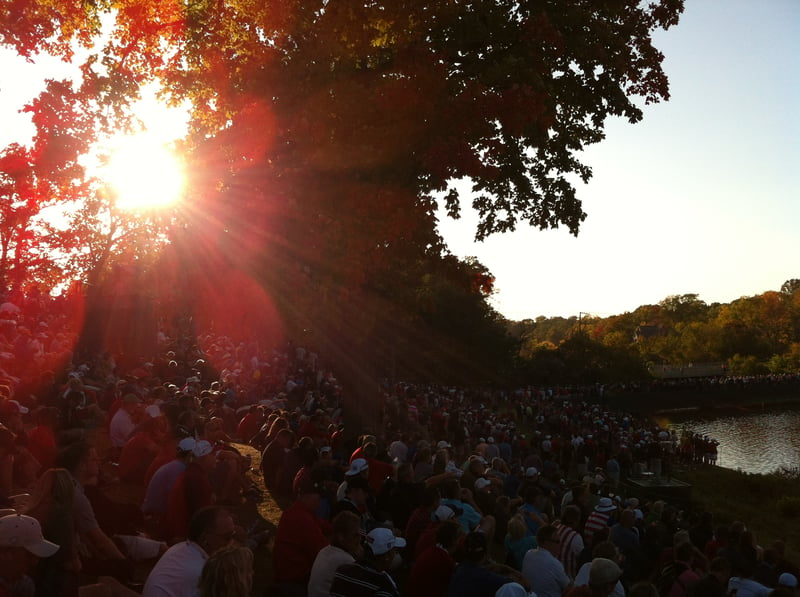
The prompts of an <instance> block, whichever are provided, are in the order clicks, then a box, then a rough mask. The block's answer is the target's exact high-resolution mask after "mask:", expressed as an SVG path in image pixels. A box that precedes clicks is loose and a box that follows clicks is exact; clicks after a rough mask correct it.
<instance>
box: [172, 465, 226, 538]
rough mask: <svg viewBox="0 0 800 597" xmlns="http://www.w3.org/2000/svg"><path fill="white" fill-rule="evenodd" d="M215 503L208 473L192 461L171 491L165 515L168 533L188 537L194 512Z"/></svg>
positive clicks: (173, 535)
mask: <svg viewBox="0 0 800 597" xmlns="http://www.w3.org/2000/svg"><path fill="white" fill-rule="evenodd" d="M213 504H214V488H213V487H211V482H210V481H209V480H208V473H207V472H206V470H205V469H204V468H203V467H202V466H200V465H199V464H197V463H196V462H190V463H189V465H188V466H187V467H186V470H185V471H183V472H182V473H181V474H180V476H179V477H178V479H177V480H176V481H175V485H174V486H173V487H172V491H170V493H169V499H168V500H167V513H166V515H165V517H164V520H165V522H166V525H167V534H168V535H169V536H170V537H186V536H187V535H188V534H189V520H191V518H192V514H194V513H195V512H197V511H198V510H199V509H200V508H204V507H206V506H211V505H213Z"/></svg>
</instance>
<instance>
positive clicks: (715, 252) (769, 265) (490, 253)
mask: <svg viewBox="0 0 800 597" xmlns="http://www.w3.org/2000/svg"><path fill="white" fill-rule="evenodd" d="M655 45H656V47H658V48H659V49H660V50H661V51H662V52H663V54H664V56H665V59H664V70H665V71H666V73H667V75H668V77H669V79H670V91H671V98H670V100H669V101H668V102H663V103H661V104H656V105H653V106H647V107H645V108H644V119H643V120H642V121H641V122H639V123H637V124H629V123H627V122H626V121H623V120H619V119H612V120H609V121H608V122H607V126H606V133H607V136H606V139H605V140H604V141H602V142H601V143H599V144H597V145H593V146H591V147H589V148H588V149H587V150H586V151H585V152H584V153H583V159H584V161H585V162H586V163H587V164H589V165H590V166H591V167H592V168H593V171H594V176H593V178H592V180H591V181H590V182H589V184H587V185H583V184H579V185H578V195H579V197H580V198H581V199H582V201H583V207H584V211H585V212H586V213H587V214H588V217H587V219H586V220H585V221H584V222H583V224H582V226H581V230H580V233H579V235H578V237H577V238H576V237H574V236H572V235H570V234H569V232H568V231H567V230H566V229H565V228H561V229H558V230H551V231H544V232H542V231H538V230H535V229H532V228H530V227H528V226H527V225H523V226H522V227H520V228H519V229H518V230H517V231H516V232H514V233H505V234H502V235H494V236H492V237H490V238H489V239H488V240H486V241H483V242H482V243H475V242H474V241H473V240H472V239H473V237H474V231H475V226H476V221H477V220H476V217H475V215H474V213H471V211H470V210H469V209H465V210H464V213H463V216H462V218H461V219H460V220H458V221H453V220H450V219H449V218H447V217H446V216H444V215H442V216H441V217H440V230H441V232H442V234H443V236H444V238H445V240H446V241H447V243H448V245H449V247H450V249H451V251H452V252H453V253H454V254H456V255H458V256H460V257H468V256H475V257H477V258H478V259H479V260H480V261H481V263H483V264H484V265H485V266H487V267H488V269H489V270H490V271H491V272H492V273H493V274H494V276H495V279H496V282H495V289H496V292H495V294H494V296H493V297H492V299H491V300H492V303H493V305H494V306H495V308H496V309H497V310H498V311H499V312H500V313H502V314H503V315H504V316H505V317H507V318H508V319H511V320H521V319H525V318H535V317H537V316H540V315H543V316H546V317H554V316H563V317H570V316H576V317H577V316H578V315H579V314H581V313H584V314H586V313H588V314H592V315H596V316H600V317H608V316H610V315H615V314H620V313H624V312H626V311H633V310H635V309H636V308H637V307H639V306H640V305H644V304H655V303H658V302H660V301H661V300H663V299H664V298H666V297H668V296H670V295H675V294H690V293H691V294H697V295H699V298H700V299H701V300H704V301H706V302H707V303H712V302H730V301H732V300H735V299H737V298H739V297H741V296H752V295H755V294H760V293H762V292H765V291H767V290H778V289H780V286H781V285H782V284H783V282H785V281H786V280H788V279H791V278H800V260H799V259H798V257H800V184H798V180H797V179H798V175H799V174H800V112H798V108H800V1H798V0H766V1H756V0H726V1H724V2H723V1H721V0H686V10H685V12H684V14H683V16H682V18H681V22H680V23H679V24H678V25H677V26H676V27H673V28H671V29H669V30H668V31H666V32H663V31H662V32H658V33H657V34H656V35H655ZM43 72H44V73H47V75H48V76H56V75H59V74H61V73H62V72H64V67H62V66H61V65H59V64H58V63H57V62H56V61H53V60H51V61H46V62H45V63H44V64H43V65H42V64H38V65H37V66H35V67H34V66H31V65H27V64H25V63H24V62H23V61H22V60H20V59H18V58H17V57H16V56H14V55H13V54H11V53H9V52H7V51H2V50H0V147H3V146H5V145H6V144H7V143H9V142H12V141H23V142H24V141H26V139H29V138H30V136H31V134H32V131H33V129H32V125H30V122H29V119H27V118H26V117H25V116H24V115H20V114H18V113H17V110H18V109H19V108H20V107H21V106H22V105H23V104H24V103H25V102H27V101H29V100H30V99H31V98H32V97H33V96H35V95H36V94H37V93H38V91H39V90H40V89H41V87H42V82H41V81H42V73H43ZM148 113H149V115H150V117H151V118H150V120H151V122H156V123H158V124H157V125H156V128H158V129H159V130H162V131H163V132H164V133H165V134H166V135H173V136H178V135H179V134H180V133H181V131H182V130H184V127H185V119H181V118H179V117H175V115H174V113H169V112H166V111H164V110H161V109H156V107H155V105H154V104H152V103H151V104H149V108H148ZM469 202H470V198H469V196H468V195H467V194H465V195H464V196H463V197H462V204H464V205H468V204H469Z"/></svg>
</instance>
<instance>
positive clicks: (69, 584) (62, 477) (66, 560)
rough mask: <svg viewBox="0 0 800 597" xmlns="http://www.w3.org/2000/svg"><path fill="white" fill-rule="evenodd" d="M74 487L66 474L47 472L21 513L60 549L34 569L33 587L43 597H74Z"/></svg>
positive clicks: (78, 563) (76, 564) (76, 566)
mask: <svg viewBox="0 0 800 597" xmlns="http://www.w3.org/2000/svg"><path fill="white" fill-rule="evenodd" d="M74 499H75V486H74V485H73V483H72V477H71V475H70V474H69V471H67V470H66V469H63V468H51V469H47V470H46V471H45V472H44V473H42V476H41V477H39V480H38V481H37V483H36V486H35V487H34V489H33V492H32V494H31V497H30V500H28V502H27V503H26V504H25V507H24V513H25V514H27V515H29V516H32V517H33V518H35V519H36V520H38V521H39V524H40V525H41V528H42V533H43V534H44V536H45V538H46V539H48V540H50V541H52V542H53V543H57V544H58V545H60V546H61V548H60V549H59V550H58V551H57V552H56V554H55V555H54V556H53V557H50V558H46V559H42V560H40V561H39V564H38V565H37V567H36V577H37V578H36V581H37V582H36V585H37V591H38V593H40V594H42V595H56V594H60V595H64V596H65V597H66V596H68V595H77V592H78V584H79V581H78V572H79V571H80V569H81V560H80V557H79V556H78V534H77V532H76V530H75V520H74V517H73V513H72V512H73V510H72V508H73V501H74Z"/></svg>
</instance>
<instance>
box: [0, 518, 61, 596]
mask: <svg viewBox="0 0 800 597" xmlns="http://www.w3.org/2000/svg"><path fill="white" fill-rule="evenodd" d="M58 550H59V546H58V545H57V544H55V543H52V542H51V541H48V540H47V539H45V538H44V536H42V528H41V526H40V525H39V521H38V520H36V519H35V518H33V517H31V516H25V515H21V514H8V515H6V516H3V517H2V518H0V595H8V596H9V597H16V596H17V595H33V594H34V592H35V585H34V579H33V578H31V576H30V574H31V573H32V572H33V570H34V568H35V567H36V564H37V562H38V561H39V559H40V558H49V557H50V556H52V555H53V554H55V553H56V552H57V551H58Z"/></svg>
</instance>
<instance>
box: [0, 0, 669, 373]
mask: <svg viewBox="0 0 800 597" xmlns="http://www.w3.org/2000/svg"><path fill="white" fill-rule="evenodd" d="M0 6H2V8H3V10H4V11H5V12H6V13H7V14H8V15H9V18H8V19H5V20H4V21H3V22H2V23H0V44H3V45H6V46H10V47H13V48H15V49H16V50H17V51H18V52H19V53H20V54H21V55H23V56H26V57H34V56H35V54H36V53H37V52H39V51H46V52H50V53H55V54H57V55H61V56H63V57H64V58H65V59H68V60H78V59H79V58H80V60H82V64H81V70H80V72H81V79H80V80H79V81H78V82H76V83H75V84H73V85H68V84H66V83H63V84H60V87H59V85H58V84H56V83H55V82H54V83H53V84H51V85H50V87H49V88H48V89H47V90H46V91H45V92H44V93H43V94H42V95H41V96H40V97H39V98H38V99H37V100H36V101H35V102H33V103H32V104H31V107H30V109H31V110H33V111H34V113H35V114H36V115H41V114H45V113H48V111H49V113H50V114H55V113H56V112H55V108H56V107H61V108H63V110H64V111H63V114H64V117H62V118H60V119H53V118H40V119H39V120H35V122H36V124H37V126H39V130H40V135H39V137H38V138H37V139H38V141H37V143H38V144H39V145H38V146H41V147H52V148H55V149H58V148H62V149H63V151H62V153H60V154H57V156H58V157H59V160H60V162H59V163H61V164H63V168H62V170H63V169H64V168H66V167H67V166H69V165H71V164H74V163H75V160H74V159H73V157H74V156H73V155H72V154H73V148H74V143H78V144H81V143H82V144H84V146H85V144H86V142H87V139H88V137H89V136H91V135H92V134H94V133H95V132H96V130H98V129H100V128H102V127H109V126H114V123H115V122H121V120H119V119H121V118H123V117H124V116H125V114H126V110H127V108H128V104H129V102H130V101H131V100H132V99H134V98H136V97H137V95H138V93H139V89H140V88H141V85H143V84H144V83H147V82H152V81H155V82H157V83H158V84H159V85H160V86H161V89H162V93H163V97H164V98H165V101H170V102H184V101H188V103H189V105H190V106H191V121H190V126H191V135H190V138H189V139H188V140H187V144H186V148H187V151H190V152H191V155H192V162H193V164H194V173H193V181H192V190H191V196H190V199H191V201H190V202H189V205H188V206H187V207H186V208H185V210H184V213H183V214H182V215H181V224H180V226H178V227H175V228H174V229H173V230H172V232H171V233H170V234H171V238H172V240H173V242H174V243H177V244H178V245H181V248H180V249H179V250H178V252H179V253H180V254H181V255H183V256H185V257H187V258H188V257H191V256H193V257H194V258H197V259H203V258H205V252H204V251H205V248H207V247H210V248H212V249H213V251H215V252H216V253H217V255H218V257H219V261H218V263H221V264H222V263H224V264H225V267H232V268H236V269H240V270H242V271H245V272H247V273H248V274H252V276H254V277H255V278H256V279H257V280H259V281H260V282H261V283H262V284H263V285H264V286H265V287H269V288H270V292H271V293H273V294H274V295H276V302H278V303H280V304H281V305H282V309H283V310H284V311H285V312H286V313H294V314H295V316H296V317H295V319H296V320H297V326H298V328H307V327H317V325H318V322H320V321H323V320H327V321H328V322H331V321H332V320H335V319H337V317H338V318H339V319H342V318H344V319H345V320H347V321H348V323H349V326H347V327H346V328H345V329H337V330H336V334H334V333H333V331H332V330H329V333H328V334H327V335H328V336H329V337H333V336H334V335H335V336H336V337H337V339H341V338H342V337H343V336H348V335H349V336H351V340H352V342H350V343H349V345H350V346H351V347H352V346H353V345H354V344H359V345H361V347H362V348H363V346H364V345H365V344H369V343H370V342H371V341H373V340H376V339H377V338H383V343H384V344H385V345H386V344H391V341H388V340H387V339H386V337H385V336H386V334H385V333H379V330H383V332H386V330H387V329H389V328H387V327H386V326H385V325H383V323H381V322H386V321H388V320H393V323H395V324H397V323H398V322H400V325H401V328H404V329H411V328H414V329H416V330H417V331H418V333H420V334H422V333H433V332H434V331H436V330H438V332H441V333H444V334H446V335H449V337H450V338H453V337H460V338H461V341H462V342H463V343H466V344H467V345H470V344H471V345H473V347H472V348H470V350H468V351H467V352H470V351H471V350H473V348H474V347H475V346H478V345H481V346H482V345H487V346H493V343H491V342H489V343H488V344H487V343H485V342H484V341H482V340H481V339H480V333H478V332H477V331H476V332H475V333H474V334H473V335H472V337H469V334H467V335H465V334H464V333H463V330H462V331H458V330H459V327H463V326H464V325H467V324H465V323H464V322H462V323H460V324H458V323H456V322H454V321H452V318H451V317H450V316H452V315H453V314H454V313H457V312H459V311H461V312H462V313H464V314H469V313H471V314H473V316H474V315H475V314H476V313H479V314H480V317H481V318H483V319H482V320H483V321H485V322H486V325H487V326H488V327H487V329H490V328H491V329H495V327H496V326H495V324H496V323H497V320H498V319H499V316H497V314H496V313H494V312H493V311H492V310H491V309H489V308H487V307H486V305H485V299H486V297H487V296H488V295H487V293H486V292H485V288H489V287H490V285H488V286H487V285H485V284H484V285H483V286H484V288H482V287H481V284H478V285H477V286H476V285H475V284H474V281H475V280H476V279H479V278H480V277H481V276H483V277H484V278H485V279H489V278H490V274H489V273H488V272H485V271H483V269H484V268H482V266H479V264H474V263H473V264H470V263H462V264H460V265H455V264H454V263H451V262H450V261H448V259H449V256H448V253H447V249H446V247H445V246H444V245H443V242H442V240H441V238H440V237H439V235H438V232H437V229H436V211H437V207H438V206H439V205H440V204H442V205H444V206H445V207H446V209H447V212H448V213H449V215H450V216H452V217H458V216H459V214H460V211H461V209H462V207H463V205H462V201H463V199H462V197H460V196H459V193H458V191H457V190H456V188H455V187H454V183H455V182H457V181H462V180H463V181H467V182H468V184H470V185H471V187H472V191H473V195H472V196H474V199H473V200H472V206H473V207H474V208H475V209H476V210H477V212H478V214H479V224H478V227H477V229H476V231H475V234H476V237H477V238H479V239H483V238H486V237H487V236H488V235H491V234H494V233H501V232H505V231H509V230H514V229H515V228H516V227H517V226H518V225H520V224H529V225H530V226H532V227H534V228H538V229H546V228H556V227H559V226H565V227H566V228H567V229H568V230H569V231H570V232H571V233H573V234H577V233H578V231H579V228H580V224H581V222H582V221H583V220H584V218H585V217H586V214H585V213H584V211H583V207H582V203H581V201H580V199H579V197H578V196H577V193H576V190H575V186H574V184H573V182H574V181H575V180H578V179H580V180H583V181H586V180H588V179H589V177H590V176H591V171H590V169H589V168H588V167H587V166H586V165H585V164H583V163H582V162H581V161H580V151H581V150H582V149H583V148H584V147H586V146H587V145H590V144H593V143H597V142H599V141H601V140H602V139H603V136H604V132H603V131H604V126H605V122H606V119H607V118H608V117H611V116H616V117H622V118H625V119H627V120H628V121H630V122H632V123H635V122H637V121H639V120H640V119H641V118H642V110H641V104H642V103H649V102H656V101H660V100H664V99H667V98H668V97H669V90H668V82H667V78H666V76H665V74H664V72H663V69H662V58H663V56H662V54H661V53H660V52H659V51H658V50H657V49H656V48H655V47H654V45H653V42H652V34H653V33H654V31H656V30H658V29H662V28H664V29H666V28H668V27H670V26H672V25H674V24H676V23H677V21H678V17H679V15H680V13H681V12H682V10H683V1H682V0H658V1H654V2H652V3H649V4H648V3H642V2H640V1H639V0H610V1H607V2H596V1H594V0H575V1H572V2H563V1H561V0H531V1H526V2H519V1H518V0H513V1H510V0H492V1H488V2H486V1H482V2H474V1H472V0H433V1H426V2H419V1H413V0H392V1H391V2H388V1H374V0H366V1H364V0H362V1H361V2H353V1H348V0H342V1H330V0H319V1H313V0H312V1H307V0H303V1H297V0H264V1H260V2H253V1H251V0H227V1H226V0H223V1H221V2H210V1H208V0H193V1H191V2H182V1H180V0H168V1H158V2H156V1H154V0H126V1H125V2H117V1H111V0H106V1H100V2H91V3H90V2H73V1H71V0H48V1H47V2H37V3H27V2H16V1H14V0H2V4H0ZM79 47H80V48H81V49H80V51H77V50H78V48H79ZM76 102H78V103H79V104H80V106H79V108H78V107H75V103H76ZM67 108H69V110H71V112H70V114H72V115H73V116H72V117H67V114H68V113H67V111H66V110H67ZM89 116H91V117H92V118H89ZM59 123H60V126H56V125H57V124H59ZM48 141H49V142H50V143H49V145H48V144H47V142H48ZM201 248H203V250H200V249H201ZM193 249H194V250H193ZM198 271H200V270H198ZM436 276H443V277H442V278H441V279H440V280H436V279H435V277H436ZM453 293H456V294H459V293H460V294H461V295H462V298H463V300H461V299H458V300H456V299H455V298H454V295H453ZM466 295H469V296H471V297H473V298H472V299H467V298H466ZM475 297H477V298H478V299H479V301H484V304H483V307H481V308H476V307H475V305H474V303H473V302H472V301H473V299H474V298H475ZM447 304H458V305H459V307H458V309H453V310H451V311H449V312H448V311H447V307H446V306H445V305H447ZM434 313H438V314H439V315H438V316H436V317H433V316H432V314H434ZM446 315H447V317H446ZM434 320H435V321H434ZM311 321H315V322H317V323H309V322H311ZM329 325H331V324H330V323H329ZM409 326H410V327H409ZM415 326H416V327H415ZM395 331H397V330H395ZM438 332H437V333H438ZM453 334H455V336H454V335H453ZM387 350H388V347H387ZM361 352H362V353H363V352H364V351H363V350H362V351H361ZM385 354H386V353H384V358H383V360H384V361H385V360H386V359H385Z"/></svg>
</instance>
